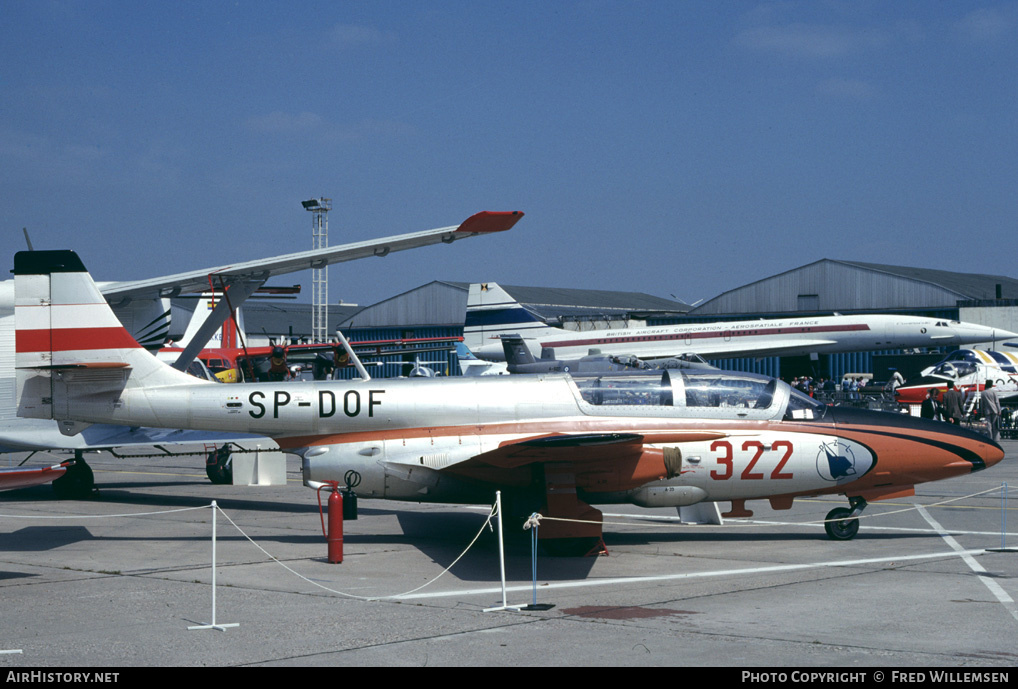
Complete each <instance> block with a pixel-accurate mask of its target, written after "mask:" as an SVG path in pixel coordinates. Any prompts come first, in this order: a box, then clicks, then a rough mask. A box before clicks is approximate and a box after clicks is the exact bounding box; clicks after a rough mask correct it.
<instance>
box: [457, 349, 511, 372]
mask: <svg viewBox="0 0 1018 689" xmlns="http://www.w3.org/2000/svg"><path fill="white" fill-rule="evenodd" d="M456 358H457V359H458V360H459V364H460V373H462V374H463V375H464V376H495V375H502V374H503V373H506V365H505V364H504V363H501V362H491V361H482V360H481V359H478V358H477V357H476V356H474V353H473V352H471V351H470V349H469V348H468V347H467V346H466V345H465V344H463V343H462V342H457V343H456Z"/></svg>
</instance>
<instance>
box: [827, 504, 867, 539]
mask: <svg viewBox="0 0 1018 689" xmlns="http://www.w3.org/2000/svg"><path fill="white" fill-rule="evenodd" d="M852 514H853V510H850V509H847V508H845V507H835V508H834V509H833V510H831V511H830V512H828V513H827V519H826V521H825V522H824V529H825V530H826V531H827V535H828V536H830V537H831V539H832V540H835V541H850V540H852V539H853V538H855V535H856V534H857V533H859V520H858V519H855V518H850V517H852Z"/></svg>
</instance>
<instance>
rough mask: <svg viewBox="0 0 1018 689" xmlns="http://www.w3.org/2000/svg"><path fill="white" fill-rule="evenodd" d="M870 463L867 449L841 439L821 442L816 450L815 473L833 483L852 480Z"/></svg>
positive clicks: (864, 471)
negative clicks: (818, 449)
mask: <svg viewBox="0 0 1018 689" xmlns="http://www.w3.org/2000/svg"><path fill="white" fill-rule="evenodd" d="M857 453H858V457H857V456H856V455H857ZM872 463H873V460H872V458H871V457H870V456H869V452H868V451H866V450H865V449H863V448H860V447H859V446H858V445H852V444H851V443H848V442H845V441H844V440H843V439H835V440H832V441H831V442H829V443H821V444H820V451H819V452H817V473H818V474H820V477H821V478H823V479H824V480H825V481H833V482H835V483H848V482H849V481H854V480H855V479H856V478H858V477H859V476H862V475H863V474H865V473H866V472H867V471H868V470H869V468H870V466H871V465H872Z"/></svg>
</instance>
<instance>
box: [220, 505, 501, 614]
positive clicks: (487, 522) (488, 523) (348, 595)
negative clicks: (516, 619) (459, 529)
mask: <svg viewBox="0 0 1018 689" xmlns="http://www.w3.org/2000/svg"><path fill="white" fill-rule="evenodd" d="M217 509H219V512H220V513H222V515H223V516H224V517H226V520H227V521H228V522H230V524H232V525H233V528H235V529H237V531H238V532H240V534H241V535H242V536H243V537H244V538H246V539H247V540H248V541H249V542H250V543H251V545H253V546H254V547H256V548H258V550H260V551H262V553H264V554H265V556H266V557H268V558H269V559H270V560H272V561H273V562H275V563H276V564H278V565H279V566H280V567H282V568H283V569H285V570H286V571H288V572H290V573H291V574H293V575H294V576H296V577H297V578H298V579H302V580H303V581H305V582H307V583H309V584H311V585H312V586H317V587H318V588H320V589H322V590H323V591H328V592H329V593H334V594H336V595H338V596H344V597H346V598H354V599H357V600H364V601H379V600H389V599H394V598H402V597H403V596H409V595H410V594H412V593H417V592H418V591H420V590H421V589H423V588H426V587H428V586H430V585H431V584H433V583H435V582H436V581H438V580H439V579H441V578H442V577H443V576H444V575H445V574H446V573H447V572H448V571H449V570H451V569H452V568H453V567H455V566H456V563H457V562H459V561H460V560H462V559H463V556H464V555H466V554H467V552H469V551H470V549H471V548H472V547H473V546H474V544H475V543H477V539H478V538H480V537H481V534H482V533H484V527H486V526H487V527H488V528H489V529H490V528H491V519H492V517H494V516H495V506H494V505H492V507H491V511H490V512H489V513H488V517H487V519H485V520H484V523H483V524H481V528H480V529H479V530H478V531H477V534H476V535H475V536H474V538H473V540H471V541H470V543H469V544H468V545H467V547H466V548H465V549H464V550H463V552H462V553H460V554H459V556H458V557H457V558H456V559H455V560H453V561H452V563H451V564H450V565H449V566H448V567H446V568H445V569H443V570H442V571H441V572H440V573H439V574H438V575H437V576H436V577H435V578H433V579H431V580H430V581H427V582H425V583H424V584H421V585H420V586H418V587H417V588H415V589H411V590H410V591H404V592H403V593H397V594H394V595H390V596H358V595H355V594H353V593H346V592H345V591H338V590H336V589H332V588H329V587H328V586H324V585H322V584H319V583H318V582H316V581H312V580H311V579H308V578H307V577H306V576H304V575H303V574H301V573H300V572H297V571H296V570H294V569H293V568H292V567H290V566H288V565H286V564H284V563H283V562H281V561H280V560H279V559H278V558H277V557H275V556H274V555H273V554H272V553H270V552H269V551H267V550H265V548H263V547H261V546H260V545H258V543H256V542H255V541H254V539H252V538H251V537H250V536H248V535H247V534H246V533H244V530H243V529H241V528H240V527H239V526H237V523H236V522H234V521H233V520H232V519H230V515H228V514H226V513H225V512H223V510H222V509H221V508H218V507H217Z"/></svg>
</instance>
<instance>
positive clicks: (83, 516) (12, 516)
mask: <svg viewBox="0 0 1018 689" xmlns="http://www.w3.org/2000/svg"><path fill="white" fill-rule="evenodd" d="M209 507H211V505H201V506H200V507H180V508H178V509H173V510H159V511H157V512H127V513H124V514H68V515H55V514H0V519H54V520H60V519H114V518H122V517H151V516H153V515H157V514H174V513H176V512H191V511H193V510H207V509H208V508H209Z"/></svg>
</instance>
